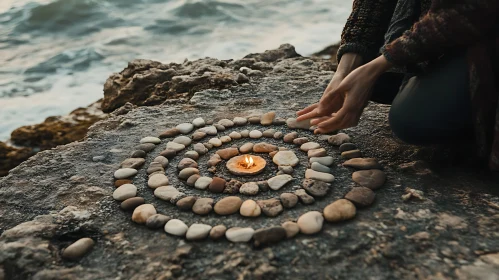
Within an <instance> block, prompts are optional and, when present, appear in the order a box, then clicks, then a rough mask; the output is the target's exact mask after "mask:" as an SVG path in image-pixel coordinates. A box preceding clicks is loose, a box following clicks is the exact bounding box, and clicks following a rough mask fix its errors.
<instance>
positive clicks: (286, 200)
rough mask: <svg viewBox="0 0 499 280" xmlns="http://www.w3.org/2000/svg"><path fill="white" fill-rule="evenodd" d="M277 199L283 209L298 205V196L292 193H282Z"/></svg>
mask: <svg viewBox="0 0 499 280" xmlns="http://www.w3.org/2000/svg"><path fill="white" fill-rule="evenodd" d="M279 198H280V199H281V203H282V206H284V207H285V208H293V207H295V205H296V204H297V203H298V196H297V195H295V194H292V193H282V194H281V195H280V197H279Z"/></svg>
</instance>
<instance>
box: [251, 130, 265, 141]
mask: <svg viewBox="0 0 499 280" xmlns="http://www.w3.org/2000/svg"><path fill="white" fill-rule="evenodd" d="M262 135H263V133H262V132H261V131H260V130H252V131H251V132H250V133H249V137H250V138H253V139H258V138H261V137H262Z"/></svg>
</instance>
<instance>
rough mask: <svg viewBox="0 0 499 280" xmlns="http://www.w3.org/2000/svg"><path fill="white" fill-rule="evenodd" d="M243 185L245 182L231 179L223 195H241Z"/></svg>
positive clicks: (226, 184)
mask: <svg viewBox="0 0 499 280" xmlns="http://www.w3.org/2000/svg"><path fill="white" fill-rule="evenodd" d="M242 185H243V182H241V181H238V180H235V179H231V180H230V181H229V182H227V183H225V189H224V191H223V193H227V194H236V193H239V189H240V188H241V186H242Z"/></svg>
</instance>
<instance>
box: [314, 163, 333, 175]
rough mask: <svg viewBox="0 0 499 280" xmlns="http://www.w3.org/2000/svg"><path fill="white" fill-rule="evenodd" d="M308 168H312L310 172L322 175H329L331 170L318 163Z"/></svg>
mask: <svg viewBox="0 0 499 280" xmlns="http://www.w3.org/2000/svg"><path fill="white" fill-rule="evenodd" d="M310 167H311V168H312V170H315V171H317V172H322V173H331V168H329V167H327V166H325V165H322V164H320V163H318V162H312V164H311V165H310Z"/></svg>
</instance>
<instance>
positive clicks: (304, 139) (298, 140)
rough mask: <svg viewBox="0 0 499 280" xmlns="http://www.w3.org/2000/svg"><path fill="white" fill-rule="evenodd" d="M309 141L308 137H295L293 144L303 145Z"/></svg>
mask: <svg viewBox="0 0 499 280" xmlns="http://www.w3.org/2000/svg"><path fill="white" fill-rule="evenodd" d="M307 142H308V138H307V137H300V138H296V139H293V144H295V145H298V146H301V145H303V144H305V143H307Z"/></svg>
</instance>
